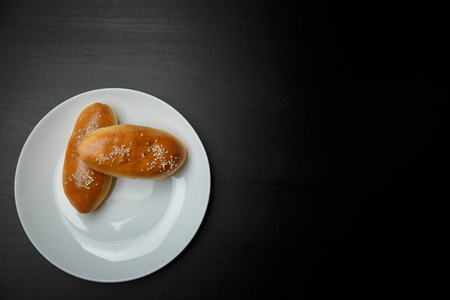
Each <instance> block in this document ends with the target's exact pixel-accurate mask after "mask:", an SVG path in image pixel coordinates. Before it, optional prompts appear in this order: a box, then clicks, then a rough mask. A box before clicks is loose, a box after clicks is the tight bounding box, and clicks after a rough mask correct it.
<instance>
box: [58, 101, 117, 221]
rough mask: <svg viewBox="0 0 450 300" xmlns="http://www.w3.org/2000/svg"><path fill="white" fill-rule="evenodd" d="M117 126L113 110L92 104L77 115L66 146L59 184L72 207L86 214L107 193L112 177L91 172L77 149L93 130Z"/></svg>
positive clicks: (98, 104) (102, 105) (99, 104)
mask: <svg viewBox="0 0 450 300" xmlns="http://www.w3.org/2000/svg"><path fill="white" fill-rule="evenodd" d="M116 124H117V117H116V114H115V113H114V111H113V110H112V109H111V108H110V107H109V106H108V105H105V104H101V103H94V104H92V105H90V106H88V107H86V108H85V109H84V110H83V111H82V112H81V114H80V115H79V117H78V119H77V121H76V123H75V126H74V128H73V132H72V135H71V136H70V139H69V142H68V144H67V150H66V155H65V158H64V166H63V174H62V181H63V182H62V183H63V187H64V193H65V194H66V196H67V198H68V199H69V201H70V203H71V204H72V206H73V207H74V208H75V209H76V210H77V211H78V212H80V213H83V214H86V213H89V212H91V211H93V210H94V209H96V208H97V207H98V205H99V204H100V203H101V202H102V201H103V199H104V198H105V196H106V195H107V194H108V192H109V189H110V188H111V184H112V177H111V176H108V175H105V174H102V173H99V172H97V171H95V170H92V169H91V168H89V167H88V166H87V165H85V164H84V163H83V161H82V160H81V158H80V156H79V155H78V147H79V146H80V144H81V143H82V142H83V140H84V139H85V138H86V136H88V135H89V134H90V133H91V132H92V131H94V130H96V129H98V128H102V127H105V126H111V125H116Z"/></svg>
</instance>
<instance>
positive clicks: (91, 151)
mask: <svg viewBox="0 0 450 300" xmlns="http://www.w3.org/2000/svg"><path fill="white" fill-rule="evenodd" d="M78 153H79V154H80V157H81V159H82V160H83V162H84V163H85V164H86V165H88V166H89V167H90V168H92V169H94V170H96V171H98V172H102V173H104V174H108V175H111V176H116V177H128V178H138V179H161V178H164V177H167V176H170V175H172V174H173V173H175V172H176V171H177V170H178V169H179V168H180V167H181V166H182V165H183V163H184V161H185V159H186V148H185V147H184V145H183V143H182V142H181V141H180V140H179V139H178V138H176V137H175V136H173V135H172V134H170V133H168V132H166V131H164V130H160V129H155V128H151V127H145V126H136V125H129V124H123V125H116V126H110V127H107V128H102V129H98V130H96V131H94V132H92V133H91V134H89V135H88V136H87V138H86V139H85V140H84V141H83V142H82V143H81V145H80V147H79V148H78Z"/></svg>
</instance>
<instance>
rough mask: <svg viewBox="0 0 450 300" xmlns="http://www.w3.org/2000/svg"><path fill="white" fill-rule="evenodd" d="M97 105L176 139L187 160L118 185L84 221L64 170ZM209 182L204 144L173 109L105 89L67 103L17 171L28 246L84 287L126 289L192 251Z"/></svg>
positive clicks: (39, 129)
mask: <svg viewBox="0 0 450 300" xmlns="http://www.w3.org/2000/svg"><path fill="white" fill-rule="evenodd" d="M94 102H101V103H104V104H107V105H109V106H110V107H111V108H112V109H113V110H114V111H115V112H116V114H117V117H118V119H119V123H120V124H135V125H144V126H149V127H154V128H159V129H164V130H166V131H168V132H171V133H172V134H174V135H175V136H177V137H178V138H179V139H180V140H181V141H182V142H183V143H184V144H185V146H186V149H187V153H188V158H187V160H186V162H185V164H184V165H183V166H182V167H181V168H180V169H179V170H178V171H177V172H176V173H175V174H174V175H172V176H170V177H167V178H165V179H162V180H132V179H125V178H118V179H116V180H115V181H114V182H113V187H112V190H111V192H110V195H109V197H108V198H107V199H106V200H104V202H103V203H102V204H101V206H100V207H99V208H97V209H96V210H95V211H94V212H92V213H90V214H86V215H83V214H79V213H78V212H77V211H76V210H75V209H74V208H73V207H72V206H71V204H70V203H69V201H68V199H67V198H66V196H65V194H64V192H63V187H62V179H61V178H62V165H63V161H64V153H65V150H66V147H67V143H68V140H69V137H70V135H71V133H72V130H73V126H74V125H75V121H76V119H77V118H78V115H79V114H80V113H81V111H82V110H83V109H84V108H86V107H87V106H89V105H90V104H92V103H94ZM210 176H211V175H210V169H209V162H208V157H207V155H206V152H205V149H204V147H203V144H202V142H201V141H200V138H199V137H198V135H197V134H196V132H195V131H194V129H193V128H192V126H191V125H190V124H189V123H188V122H187V121H186V119H185V118H184V117H183V116H182V115H181V114H180V113H178V112H177V111H176V110H175V109H174V108H172V107H171V106H169V105H168V104H166V103H165V102H163V101H161V100H159V99H157V98H155V97H153V96H150V95H148V94H145V93H141V92H137V91H133V90H127V89H100V90H94V91H90V92H86V93H83V94H80V95H77V96H75V97H72V98H70V99H69V100H67V101H65V102H63V103H61V104H60V105H58V106H57V107H55V108H54V109H53V110H52V111H50V112H49V113H48V114H47V115H46V116H45V117H44V118H43V119H42V120H41V121H40V122H39V123H38V124H37V126H36V127H35V128H34V129H33V131H32V132H31V134H30V136H29V137H28V139H27V141H26V142H25V145H24V147H23V149H22V152H21V154H20V158H19V161H18V164H17V170H16V177H15V196H16V206H17V211H18V214H19V218H20V221H21V223H22V226H23V228H24V229H25V232H26V234H27V235H28V237H29V239H30V240H31V242H32V243H33V245H34V246H35V247H36V248H37V249H38V251H39V252H40V253H41V254H42V255H43V256H44V257H45V258H46V259H47V260H49V261H50V262H51V263H53V264H54V265H55V266H57V267H58V268H60V269H62V270H63V271H65V272H67V273H69V274H72V275H74V276H77V277H80V278H83V279H86V280H91V281H99V282H121V281H127V280H132V279H136V278H139V277H142V276H145V275H148V274H150V273H152V272H154V271H156V270H158V269H160V268H162V267H163V266H165V265H166V264H167V263H169V262H170V261H171V260H173V259H174V258H175V257H176V256H177V255H178V254H179V253H180V252H181V251H182V250H183V249H184V248H185V247H186V246H187V245H188V243H189V242H190V241H191V239H192V238H193V237H194V235H195V233H196V232H197V230H198V228H199V226H200V224H201V222H202V219H203V217H204V215H205V212H206V208H207V205H208V200H209V193H210V187H211V177H210Z"/></svg>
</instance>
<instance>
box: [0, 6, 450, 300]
mask: <svg viewBox="0 0 450 300" xmlns="http://www.w3.org/2000/svg"><path fill="white" fill-rule="evenodd" d="M340 2H342V1H329V2H319V3H316V2H314V1H300V2H294V1H276V2H275V1H233V2H231V1H2V2H1V4H0V137H1V141H2V143H0V153H1V163H2V165H1V172H2V173H1V176H0V193H1V201H0V213H1V217H0V298H2V299H49V298H52V299H53V298H55V299H59V298H60V297H64V298H65V299H80V298H83V299H103V298H104V299H123V298H128V299H180V298H181V299H216V298H219V299H249V298H262V297H264V296H270V297H282V296H287V295H289V296H291V297H294V296H295V297H300V298H301V299H318V298H327V299H328V298H329V297H336V296H342V297H346V298H357V299H367V298H371V297H377V298H379V297H385V296H389V295H390V296H395V297H402V296H405V294H406V293H408V294H412V295H430V293H431V292H433V291H435V290H436V289H437V288H438V287H439V286H440V285H441V283H442V281H439V280H438V279H437V278H434V275H435V274H436V273H435V271H434V270H433V267H437V269H438V270H439V268H442V267H441V266H442V261H441V260H440V258H439V256H438V255H439V253H440V252H441V250H440V249H442V247H443V242H445V238H446V235H445V234H440V230H441V229H442V228H444V223H445V222H444V220H445V210H444V209H443V207H442V206H443V204H444V203H445V200H446V199H447V198H448V192H447V191H446V185H447V182H448V175H447V173H448V171H447V170H448V165H449V158H448V153H449V147H448V146H447V145H446V139H447V138H448V129H449V122H448V121H449V120H448V117H449V104H448V102H449V75H448V48H447V47H446V44H447V43H446V39H448V34H447V33H446V31H447V28H448V25H449V24H448V21H447V19H448V18H447V17H446V16H445V10H444V9H443V7H439V6H437V5H434V4H427V5H426V6H425V5H424V4H420V3H418V4H412V3H406V2H405V3H400V2H392V1H390V2H380V1H377V2H373V3H372V2H369V3H367V2H366V1H360V2H362V3H351V4H350V3H349V2H346V3H345V4H343V3H340ZM394 3H395V4H394ZM105 87H123V88H130V89H136V90H139V91H143V92H146V93H149V94H151V95H154V96H156V97H158V98H160V99H162V100H164V101H166V102H167V103H169V104H170V105H172V106H173V107H174V108H175V109H177V110H178V111H179V112H180V113H181V114H183V115H184V116H185V117H186V119H187V120H188V121H189V122H190V123H191V124H192V126H193V127H194V128H195V130H196V131H197V133H198V134H199V136H200V138H201V139H202V142H203V143H204V146H205V148H206V151H207V153H208V156H209V159H210V164H211V174H212V190H211V197H210V202H209V206H208V211H207V214H206V216H205V219H204V221H203V223H202V226H201V227H200V229H199V231H198V233H197V235H196V236H195V238H194V239H193V241H192V242H191V243H190V244H189V245H188V247H187V248H186V249H185V250H184V251H183V252H182V253H181V254H180V255H179V256H178V257H177V258H176V259H175V260H173V261H172V262H171V263H170V264H169V265H167V266H166V267H164V268H163V269H161V270H159V271H157V272H156V273H153V274H151V275H149V276H146V277H144V278H141V279H138V280H134V281H130V282H126V283H118V284H102V283H94V282H88V281H84V280H82V279H78V278H76V277H73V276H71V275H68V274H66V273H64V272H63V271H61V270H59V269H57V268H56V267H54V266H53V265H52V264H51V263H49V262H48V261H47V260H45V258H43V257H42V256H41V255H40V254H39V253H38V252H37V250H36V249H35V248H34V247H33V245H32V244H31V242H30V241H29V240H28V238H27V236H26V234H25V232H24V231H23V228H22V226H21V224H20V221H19V218H18V215H17V212H16V207H15V200H14V175H15V168H16V165H17V160H18V158H19V155H20V151H21V149H22V146H23V144H24V142H25V141H26V139H27V137H28V135H29V134H30V132H31V130H32V129H33V128H34V126H35V125H36V124H37V123H38V122H39V120H40V119H41V118H42V117H44V116H45V115H46V114H47V113H48V112H49V111H50V110H51V109H52V108H54V107H55V106H57V105H58V104H60V103H61V102H62V101H64V100H66V99H68V98H70V97H72V96H74V95H77V94H79V93H81V92H85V91H88V90H92V89H98V88H105ZM31 171H33V172H37V171H36V170H31ZM55 242H57V241H55ZM426 279H432V280H431V281H432V284H431V285H427V284H426Z"/></svg>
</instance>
